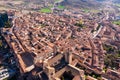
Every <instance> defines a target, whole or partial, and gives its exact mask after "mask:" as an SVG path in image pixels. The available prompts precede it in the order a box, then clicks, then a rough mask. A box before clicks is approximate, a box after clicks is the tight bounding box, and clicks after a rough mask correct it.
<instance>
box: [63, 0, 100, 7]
mask: <svg viewBox="0 0 120 80" xmlns="http://www.w3.org/2000/svg"><path fill="white" fill-rule="evenodd" d="M99 1H100V0H99ZM64 4H65V5H69V6H71V7H75V8H98V7H100V5H101V3H99V2H97V1H96V0H65V1H64Z"/></svg>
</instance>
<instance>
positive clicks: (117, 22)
mask: <svg viewBox="0 0 120 80" xmlns="http://www.w3.org/2000/svg"><path fill="white" fill-rule="evenodd" d="M112 23H113V24H116V25H119V26H120V20H118V21H113V22H112Z"/></svg>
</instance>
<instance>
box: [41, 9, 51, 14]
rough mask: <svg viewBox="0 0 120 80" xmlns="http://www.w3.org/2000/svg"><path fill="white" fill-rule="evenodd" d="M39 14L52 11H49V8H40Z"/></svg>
mask: <svg viewBox="0 0 120 80" xmlns="http://www.w3.org/2000/svg"><path fill="white" fill-rule="evenodd" d="M40 12H42V13H51V12H52V10H51V9H50V8H42V9H41V10H40Z"/></svg>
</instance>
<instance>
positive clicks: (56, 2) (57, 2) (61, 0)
mask: <svg viewBox="0 0 120 80" xmlns="http://www.w3.org/2000/svg"><path fill="white" fill-rule="evenodd" d="M63 1H64V0H59V1H55V2H54V4H53V7H52V8H51V10H52V12H53V11H54V9H55V6H56V4H59V3H61V2H63Z"/></svg>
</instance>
